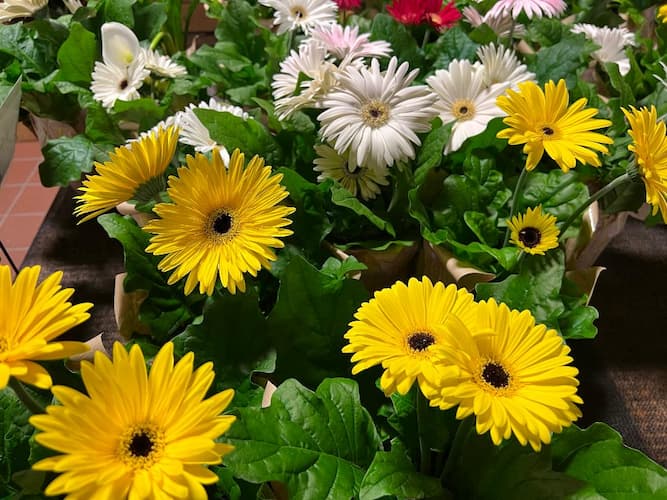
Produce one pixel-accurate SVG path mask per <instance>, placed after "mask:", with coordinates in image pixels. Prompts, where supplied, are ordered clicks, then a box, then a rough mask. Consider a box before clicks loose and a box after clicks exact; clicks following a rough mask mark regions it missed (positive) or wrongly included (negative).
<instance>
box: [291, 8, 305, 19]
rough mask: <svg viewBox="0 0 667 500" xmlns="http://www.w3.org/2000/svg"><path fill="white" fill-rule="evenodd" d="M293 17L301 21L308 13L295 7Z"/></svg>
mask: <svg viewBox="0 0 667 500" xmlns="http://www.w3.org/2000/svg"><path fill="white" fill-rule="evenodd" d="M292 15H294V17H296V18H297V19H301V18H302V17H304V16H305V15H306V13H305V12H304V11H303V10H301V9H300V8H299V7H295V8H294V9H292Z"/></svg>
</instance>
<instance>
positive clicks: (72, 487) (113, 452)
mask: <svg viewBox="0 0 667 500" xmlns="http://www.w3.org/2000/svg"><path fill="white" fill-rule="evenodd" d="M173 351H174V347H173V344H172V343H171V342H168V343H166V344H165V345H164V346H162V348H161V349H160V351H159V352H158V354H157V355H156V356H155V359H154V360H153V364H152V366H151V369H150V373H149V374H147V370H146V363H145V360H144V355H143V353H142V352H141V349H140V348H139V346H138V345H134V346H132V349H130V352H129V354H128V353H127V351H125V348H124V347H123V346H122V344H120V343H119V342H116V343H115V344H114V346H113V361H112V360H110V359H109V358H107V357H106V355H104V354H102V353H101V352H96V353H95V357H94V362H93V363H90V362H88V361H83V362H82V364H81V377H82V379H83V383H84V385H85V387H86V391H87V394H84V393H81V392H79V391H77V390H74V389H72V388H70V387H66V386H55V387H53V394H54V396H55V397H56V398H57V399H58V401H59V402H60V404H59V405H54V406H49V407H48V408H47V410H46V411H47V413H46V414H43V415H33V416H32V417H30V423H31V424H32V425H33V426H34V427H36V428H37V429H38V430H40V431H42V432H39V433H38V434H37V435H36V437H35V439H36V441H37V442H38V443H40V444H41V445H42V446H45V447H47V448H50V449H52V450H55V451H57V452H60V453H61V454H59V455H54V456H52V457H48V458H45V459H43V460H40V461H39V462H37V463H36V464H35V465H33V469H35V470H42V471H54V472H57V473H60V475H59V476H58V477H56V478H55V479H54V480H53V481H51V483H50V484H49V485H48V486H47V487H46V490H45V493H46V494H47V495H67V498H119V499H120V498H174V497H178V498H206V490H205V489H204V487H203V486H202V485H203V484H213V483H216V482H217V481H218V476H217V475H216V474H214V473H213V472H212V471H210V470H209V469H208V468H207V467H206V466H207V465H212V464H219V463H220V462H221V459H222V456H224V455H226V454H227V453H229V452H230V451H232V450H233V449H234V447H233V446H231V445H228V444H223V443H217V442H216V441H215V440H216V439H217V438H218V437H219V436H220V435H222V434H224V433H225V432H226V431H227V430H228V429H229V427H230V426H231V425H232V423H234V420H235V419H236V417H234V416H231V415H221V413H222V412H223V411H224V410H225V408H227V406H228V405H229V403H230V402H231V400H232V398H233V397H234V391H233V390H232V389H227V390H225V391H222V392H219V393H217V394H214V395H213V396H211V397H210V398H206V392H207V391H208V389H209V388H210V387H211V383H212V382H213V378H214V373H213V363H210V362H208V363H204V364H203V365H201V366H200V367H199V368H197V369H196V370H195V369H194V367H193V364H194V355H193V354H192V353H191V352H189V353H187V354H186V355H185V356H183V357H182V358H181V359H180V360H179V361H178V363H176V364H174V354H173Z"/></svg>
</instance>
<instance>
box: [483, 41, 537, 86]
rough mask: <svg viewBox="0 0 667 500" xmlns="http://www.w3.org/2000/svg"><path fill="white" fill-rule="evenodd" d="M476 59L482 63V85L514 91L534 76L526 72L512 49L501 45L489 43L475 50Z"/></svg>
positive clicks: (524, 66) (533, 78) (532, 79)
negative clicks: (498, 86)
mask: <svg viewBox="0 0 667 500" xmlns="http://www.w3.org/2000/svg"><path fill="white" fill-rule="evenodd" d="M477 57H478V58H479V61H480V62H481V63H482V73H483V75H484V84H485V85H486V86H487V87H491V86H493V85H496V86H497V85H500V86H502V88H503V90H504V89H506V88H508V87H509V88H511V89H515V90H516V88H517V85H518V84H519V83H521V82H525V81H527V80H531V81H534V80H535V74H534V73H531V72H530V71H528V69H527V68H526V65H525V64H521V63H520V62H519V59H518V58H517V56H516V54H515V53H514V51H513V50H512V49H508V48H505V47H503V46H502V45H494V44H493V43H490V44H488V45H483V46H482V47H480V48H479V49H477Z"/></svg>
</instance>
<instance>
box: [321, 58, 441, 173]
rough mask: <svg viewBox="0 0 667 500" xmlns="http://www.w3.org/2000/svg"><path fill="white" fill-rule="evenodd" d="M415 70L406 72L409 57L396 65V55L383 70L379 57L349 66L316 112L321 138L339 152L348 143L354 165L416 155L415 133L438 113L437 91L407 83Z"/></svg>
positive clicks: (424, 129)
mask: <svg viewBox="0 0 667 500" xmlns="http://www.w3.org/2000/svg"><path fill="white" fill-rule="evenodd" d="M418 72H419V70H413V71H411V72H410V73H408V63H403V64H401V65H400V66H398V60H397V59H396V58H395V57H392V58H391V60H390V61H389V65H388V67H387V70H386V71H384V72H382V71H380V63H379V62H378V60H377V59H373V60H372V61H371V67H370V68H367V67H361V68H355V67H348V68H347V71H346V72H345V73H344V74H343V75H341V77H340V79H339V85H340V86H339V88H338V89H337V90H335V91H334V92H332V93H330V94H329V96H328V97H327V98H326V99H325V100H324V103H323V106H324V107H325V108H327V109H326V111H324V112H323V113H321V114H320V115H319V116H318V119H319V120H320V122H321V123H322V128H321V129H320V133H321V135H322V137H323V138H324V140H325V141H327V142H329V143H331V144H332V145H333V147H334V149H335V150H336V151H337V152H338V153H339V154H344V153H345V152H346V151H347V150H348V149H349V154H350V157H349V158H350V161H351V162H352V165H353V166H354V165H372V166H385V165H390V166H391V165H393V164H394V162H395V161H401V160H403V159H406V158H414V157H415V150H414V147H413V144H417V145H420V144H421V141H420V140H419V137H417V133H420V132H428V131H429V130H430V129H431V123H430V122H431V120H432V119H433V118H434V117H435V115H436V111H434V110H433V109H432V105H433V103H434V102H435V99H436V97H435V95H433V93H431V92H430V90H429V89H428V87H426V86H425V85H412V86H411V85H410V84H411V83H412V81H413V80H414V79H415V77H416V76H417V73H418Z"/></svg>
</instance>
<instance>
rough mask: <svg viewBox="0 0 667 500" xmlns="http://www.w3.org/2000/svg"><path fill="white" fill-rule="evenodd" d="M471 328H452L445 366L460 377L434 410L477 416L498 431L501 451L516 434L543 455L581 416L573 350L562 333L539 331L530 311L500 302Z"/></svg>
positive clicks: (481, 425)
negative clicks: (544, 447) (558, 434)
mask: <svg viewBox="0 0 667 500" xmlns="http://www.w3.org/2000/svg"><path fill="white" fill-rule="evenodd" d="M469 325H470V328H468V326H467V325H466V324H464V323H462V322H461V321H456V320H453V321H452V323H451V329H452V334H451V335H449V336H448V337H447V341H448V342H445V343H444V344H443V346H442V350H443V351H444V356H443V360H444V362H445V363H448V364H450V365H452V366H455V367H457V368H458V369H459V371H458V374H457V375H454V376H451V377H449V374H450V373H457V372H456V371H451V372H448V373H447V377H446V378H445V380H444V381H443V386H442V391H441V394H440V397H439V398H434V399H432V400H431V405H433V406H440V408H442V409H447V408H451V407H452V406H455V405H458V408H457V411H456V418H459V419H463V418H465V417H467V416H469V415H470V414H472V413H474V414H475V415H476V418H477V433H478V434H484V433H485V432H489V431H490V434H491V439H492V441H493V442H494V444H496V445H499V444H500V443H501V442H502V440H503V439H509V437H510V436H511V435H512V434H513V435H514V436H516V438H517V439H518V440H519V442H520V443H521V444H522V445H524V446H525V445H526V444H527V443H530V445H531V446H532V448H533V449H534V450H535V451H539V450H540V449H541V447H542V443H545V444H548V443H549V442H550V441H551V434H552V433H553V432H560V431H561V430H562V429H563V427H568V426H569V425H570V424H571V423H572V422H573V421H575V420H576V419H577V418H578V417H580V416H581V411H580V410H579V408H578V407H577V406H576V404H581V403H582V400H581V398H580V397H579V396H578V395H577V386H578V385H579V382H578V381H577V379H576V378H575V377H576V376H577V374H578V371H577V369H576V368H575V367H573V366H569V364H570V363H571V362H572V358H571V357H570V356H568V354H569V352H570V348H569V347H567V345H565V343H564V342H563V339H562V338H561V337H560V335H558V332H556V331H555V330H551V329H548V328H547V327H546V326H544V325H536V324H535V318H533V316H532V315H531V314H530V311H523V312H519V311H515V310H510V309H509V308H508V307H507V306H506V305H505V304H502V303H501V304H497V303H496V302H495V301H494V300H493V299H490V300H489V301H488V302H485V301H481V302H480V303H479V311H478V315H477V319H476V322H474V323H469ZM476 332H479V333H482V334H479V335H475V333H476Z"/></svg>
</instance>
